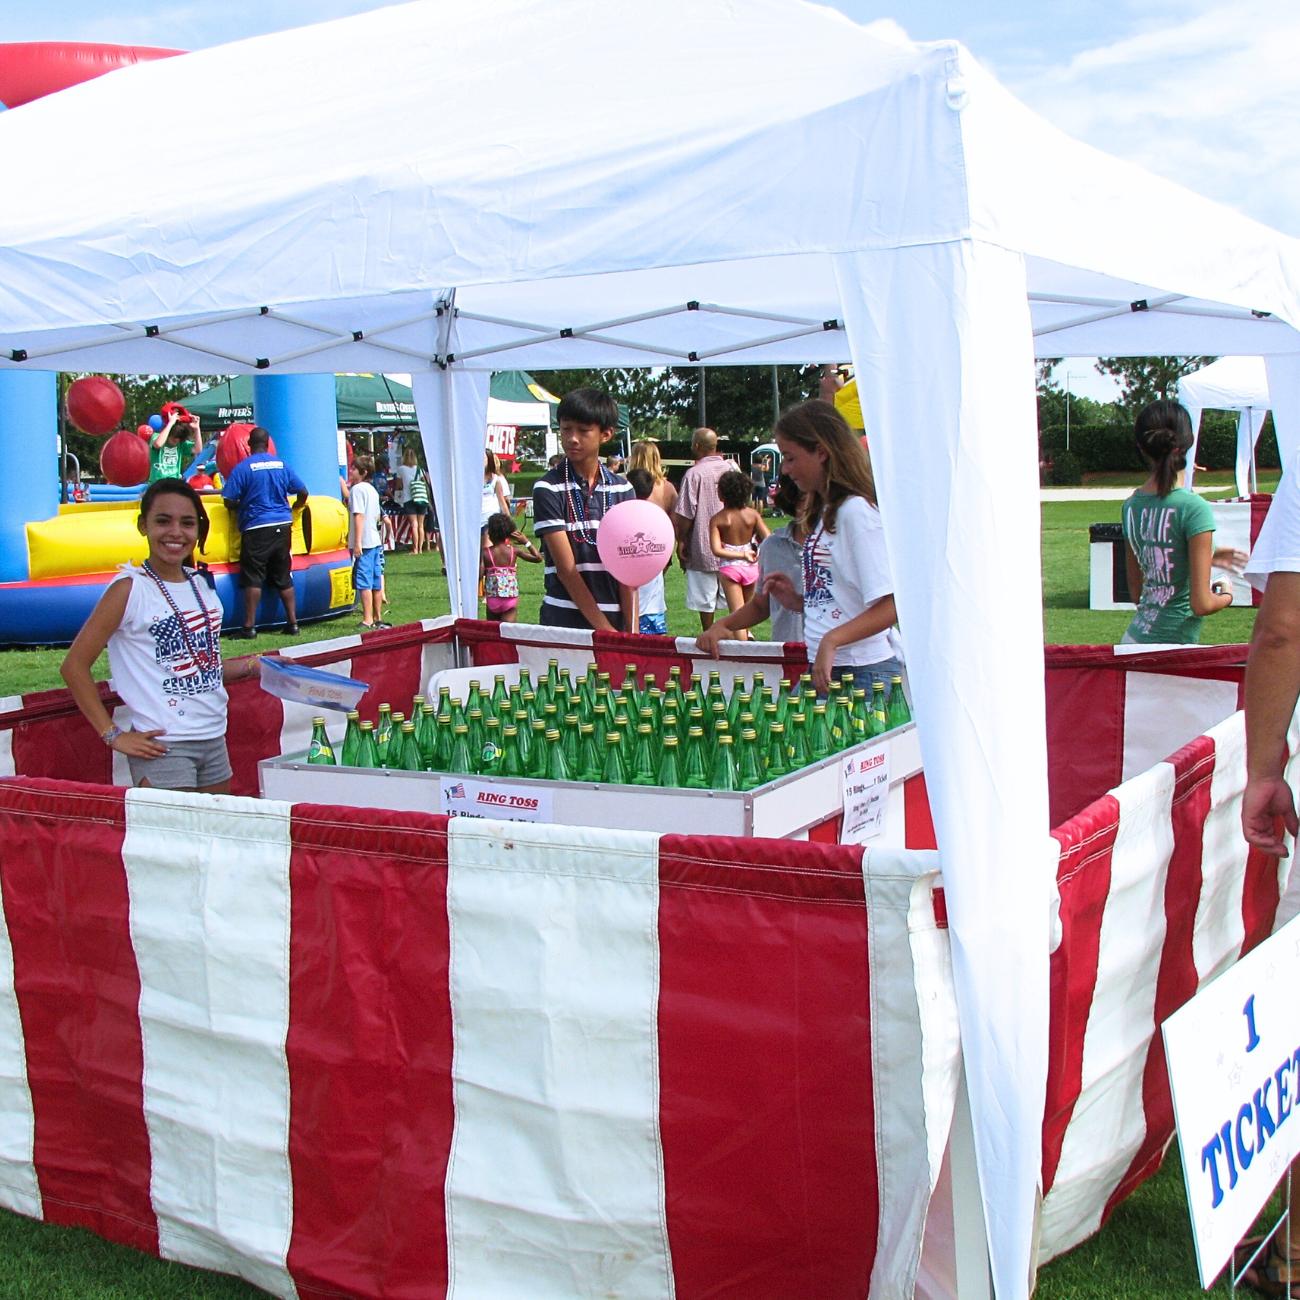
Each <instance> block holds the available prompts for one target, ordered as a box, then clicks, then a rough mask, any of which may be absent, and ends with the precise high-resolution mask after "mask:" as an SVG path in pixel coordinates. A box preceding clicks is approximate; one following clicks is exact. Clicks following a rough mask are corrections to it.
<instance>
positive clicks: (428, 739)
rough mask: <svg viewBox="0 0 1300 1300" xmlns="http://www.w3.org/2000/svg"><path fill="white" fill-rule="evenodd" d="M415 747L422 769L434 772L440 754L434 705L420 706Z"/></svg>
mask: <svg viewBox="0 0 1300 1300" xmlns="http://www.w3.org/2000/svg"><path fill="white" fill-rule="evenodd" d="M415 745H416V748H417V749H418V750H419V751H420V767H421V768H422V769H423V770H424V771H426V772H432V771H433V770H434V768H433V764H434V759H435V758H436V757H437V753H438V723H437V720H436V719H435V718H434V716H433V705H432V704H429V703H427V702H426V703H424V704H421V705H420V717H419V721H418V722H416V724H415Z"/></svg>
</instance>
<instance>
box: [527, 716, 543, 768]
mask: <svg viewBox="0 0 1300 1300" xmlns="http://www.w3.org/2000/svg"><path fill="white" fill-rule="evenodd" d="M529 727H530V729H531V731H532V733H533V734H532V736H531V737H530V739H531V741H532V749H531V750H530V752H529V762H530V767H529V771H528V775H529V776H531V777H533V778H534V780H537V781H545V780H546V723H545V722H543V721H542V720H541V718H534V719H533V720H532V722H531V723H530V724H529Z"/></svg>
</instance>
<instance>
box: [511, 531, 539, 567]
mask: <svg viewBox="0 0 1300 1300" xmlns="http://www.w3.org/2000/svg"><path fill="white" fill-rule="evenodd" d="M510 543H511V545H512V546H513V547H514V548H515V555H516V557H517V558H519V559H521V560H527V561H528V563H529V564H541V562H542V553H541V551H539V550H538V549H537V547H535V546H534V545H533V544H532V542H530V541H529V540H528V538H526V537H525V536H524V535H523V533H521V532H520V531H519V530H518V529H516V530H515V532H514V534H513V535H512V536H511V538H510ZM521 547H522V549H520V548H521Z"/></svg>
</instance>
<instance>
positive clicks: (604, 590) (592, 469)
mask: <svg viewBox="0 0 1300 1300" xmlns="http://www.w3.org/2000/svg"><path fill="white" fill-rule="evenodd" d="M557 418H558V420H559V425H560V445H561V446H562V447H563V448H564V457H565V458H564V462H563V463H562V464H560V465H557V466H556V467H555V468H554V469H552V470H549V471H548V472H547V473H546V474H544V475H543V476H542V477H541V478H539V479H538V480H537V482H536V483H535V484H534V485H533V530H534V532H535V533H536V534H537V538H538V540H539V541H540V542H541V543H542V549H543V552H544V553H545V556H546V571H545V574H546V576H545V580H544V581H545V595H544V596H543V597H542V609H541V614H540V615H539V617H538V622H539V623H541V624H543V625H544V626H548V627H579V628H585V627H589V628H592V629H594V630H595V631H598V632H600V631H604V632H609V631H614V632H621V631H625V630H627V629H629V628H631V627H632V601H633V598H634V595H635V593H634V592H633V591H632V590H631V589H630V588H628V587H624V586H623V585H622V584H621V583H620V582H618V580H617V579H616V578H614V576H613V575H612V574H611V573H609V571H608V570H607V569H606V568H605V566H604V565H603V564H602V563H601V562H600V554H599V553H598V552H597V550H596V529H597V528H598V527H599V525H600V521H601V520H602V519H603V518H604V517H605V512H606V511H607V510H609V509H610V508H611V507H613V506H616V505H617V504H618V503H619V502H620V501H631V500H633V499H634V495H635V494H634V493H633V491H632V487H631V485H630V484H629V483H628V481H627V479H625V478H624V477H623V476H622V475H621V474H615V473H613V472H611V471H610V470H609V469H607V468H606V467H605V466H604V465H602V464H601V459H600V449H601V446H602V445H603V444H604V443H606V442H607V441H608V440H609V439H610V438H612V437H613V435H614V429H615V427H616V426H617V424H618V407H617V406H616V405H615V402H614V399H613V398H612V397H611V396H610V395H609V394H608V393H604V392H601V391H600V389H598V388H576V389H574V391H573V392H571V393H567V394H566V395H565V397H564V399H563V401H561V402H560V406H559V410H558V412H557Z"/></svg>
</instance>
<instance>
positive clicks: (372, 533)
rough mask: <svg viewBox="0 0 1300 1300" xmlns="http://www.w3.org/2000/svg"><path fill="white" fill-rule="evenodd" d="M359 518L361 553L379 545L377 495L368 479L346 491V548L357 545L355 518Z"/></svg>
mask: <svg viewBox="0 0 1300 1300" xmlns="http://www.w3.org/2000/svg"><path fill="white" fill-rule="evenodd" d="M357 515H360V516H361V541H360V546H361V549H362V550H363V551H368V550H369V549H370V548H371V547H372V546H378V545H379V543H380V540H381V539H380V535H379V493H378V492H376V491H375V485H374V484H373V483H371V482H370V481H369V479H362V480H361V481H360V482H359V483H354V484H353V485H352V486H351V487H350V488H349V489H348V548H349V549H352V548H353V547H354V546H355V545H357V542H356V538H355V534H356V528H357V520H356V516H357Z"/></svg>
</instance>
